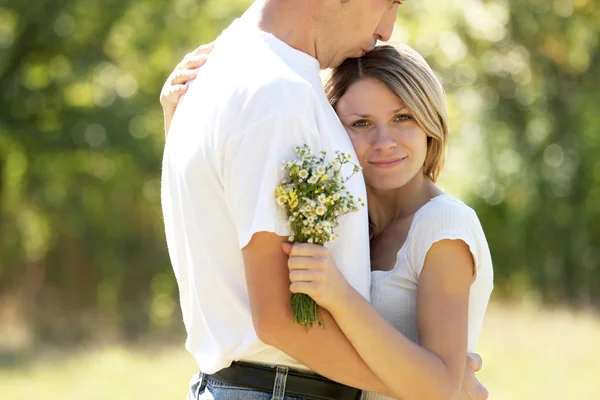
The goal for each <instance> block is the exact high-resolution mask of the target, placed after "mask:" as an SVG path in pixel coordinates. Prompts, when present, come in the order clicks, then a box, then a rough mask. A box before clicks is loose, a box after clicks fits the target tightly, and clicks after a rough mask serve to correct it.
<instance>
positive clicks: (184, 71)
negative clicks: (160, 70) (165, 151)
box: [160, 43, 213, 136]
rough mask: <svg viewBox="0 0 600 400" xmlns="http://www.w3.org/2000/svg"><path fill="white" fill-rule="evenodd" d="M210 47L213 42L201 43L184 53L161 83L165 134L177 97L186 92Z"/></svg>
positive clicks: (173, 113) (169, 124)
mask: <svg viewBox="0 0 600 400" xmlns="http://www.w3.org/2000/svg"><path fill="white" fill-rule="evenodd" d="M212 49H213V43H210V44H205V45H202V46H200V47H198V48H197V49H196V50H194V51H193V52H191V53H188V54H186V56H185V57H184V59H183V60H182V61H181V62H180V63H179V64H177V66H176V67H175V69H174V70H173V72H171V74H170V75H169V77H168V78H167V81H166V82H165V84H164V85H163V88H162V90H161V92H160V104H161V105H162V108H163V114H164V120H165V136H166V135H168V133H169V128H170V127H171V121H172V120H173V116H174V115H175V110H176V109H177V104H178V103H179V99H180V98H181V96H183V95H184V94H185V92H187V89H188V86H187V85H186V84H187V83H188V82H189V81H191V80H193V79H195V78H196V75H197V74H198V68H200V67H201V66H203V65H204V63H205V62H206V59H207V57H208V54H209V53H210V52H211V50H212Z"/></svg>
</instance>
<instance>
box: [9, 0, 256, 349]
mask: <svg viewBox="0 0 600 400" xmlns="http://www.w3.org/2000/svg"><path fill="white" fill-rule="evenodd" d="M224 3H225V4H224ZM246 5H247V2H245V1H228V2H222V1H218V0H205V1H198V0H177V1H174V2H167V3H165V2H163V1H157V0H144V1H139V0H137V1H136V0H118V1H117V0H107V1H102V2H101V1H95V0H76V1H64V0H41V1H38V2H36V3H35V4H34V5H32V4H29V3H27V2H17V1H11V2H9V3H8V4H7V2H6V1H1V2H0V110H2V111H0V113H1V117H0V172H1V173H0V177H1V178H0V183H1V185H0V215H1V220H0V221H1V222H0V254H1V263H0V302H2V304H3V306H2V314H0V319H2V317H4V320H5V321H4V322H9V323H17V322H20V323H25V324H30V325H32V324H35V328H36V331H37V332H39V333H43V334H44V335H45V336H46V338H48V339H59V337H60V340H65V341H72V340H74V339H77V338H83V337H88V336H90V335H91V336H94V335H95V334H96V332H97V334H98V335H104V334H106V333H108V332H110V331H115V332H118V331H119V329H114V330H111V329H110V328H111V327H114V328H123V332H125V333H126V334H127V335H130V336H135V335H136V334H137V333H138V332H140V331H147V330H148V329H163V328H165V329H166V328H169V327H170V326H171V322H172V321H173V317H174V316H176V315H177V312H176V311H177V310H178V307H177V304H176V303H177V302H176V290H175V289H176V288H175V285H174V282H173V278H172V273H171V271H170V268H169V261H168V256H167V252H166V245H165V241H164V234H163V226H162V219H161V215H160V204H159V194H160V193H159V192H160V182H159V179H160V157H161V152H162V146H163V140H164V135H163V132H162V113H161V110H160V105H159V104H158V94H159V92H160V88H161V86H162V83H163V82H164V79H165V78H166V76H167V75H168V73H169V72H170V71H171V69H172V67H173V66H174V65H175V64H176V63H177V62H178V61H179V60H180V59H181V58H182V57H183V55H184V54H185V53H186V52H187V51H189V50H191V49H193V48H194V47H195V46H197V45H199V44H201V43H204V42H207V41H209V40H212V39H213V38H215V37H216V36H217V34H218V32H219V31H220V30H221V29H222V28H224V27H225V26H226V25H227V23H228V22H229V21H230V20H231V19H232V18H233V17H234V16H237V15H239V14H241V12H242V11H243V9H244V8H245V7H246ZM0 323H1V322H0ZM177 327H178V328H179V324H177Z"/></svg>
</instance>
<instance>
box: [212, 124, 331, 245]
mask: <svg viewBox="0 0 600 400" xmlns="http://www.w3.org/2000/svg"><path fill="white" fill-rule="evenodd" d="M317 138H318V136H317V132H316V128H312V127H310V126H309V125H308V124H307V123H305V122H304V121H302V120H301V119H300V118H299V117H298V116H293V115H292V116H285V115H284V116H272V117H269V118H266V119H265V120H263V121H261V122H257V123H254V124H252V125H251V126H249V127H247V128H245V129H244V130H243V131H241V132H238V133H236V134H234V135H232V137H231V138H230V139H229V140H228V142H227V144H226V149H225V157H224V160H223V161H224V162H223V175H222V176H223V189H224V194H225V201H226V202H227V206H228V208H229V211H230V213H231V215H232V217H233V223H234V224H235V228H236V231H237V236H238V237H237V239H238V242H239V246H240V248H244V247H246V246H247V245H248V243H249V242H250V240H251V239H252V236H253V235H254V234H255V233H257V232H272V233H275V234H277V235H279V236H288V235H289V234H290V229H289V226H288V221H287V216H286V214H285V210H284V209H283V208H281V207H279V206H278V205H277V203H276V200H275V189H276V187H277V186H278V185H279V184H280V183H281V182H282V180H283V178H284V175H283V173H284V172H283V171H282V168H281V163H282V162H283V161H288V160H291V159H294V158H297V156H296V153H295V148H296V146H299V145H302V144H304V143H306V144H308V146H309V147H310V148H311V149H312V151H313V152H318V151H319V150H320V148H319V141H318V140H317Z"/></svg>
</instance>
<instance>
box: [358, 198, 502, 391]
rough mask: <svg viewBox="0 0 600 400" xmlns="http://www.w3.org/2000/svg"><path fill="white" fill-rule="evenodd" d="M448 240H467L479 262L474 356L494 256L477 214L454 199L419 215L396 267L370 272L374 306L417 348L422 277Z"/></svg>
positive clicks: (471, 337)
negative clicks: (437, 247) (431, 255)
mask: <svg viewBox="0 0 600 400" xmlns="http://www.w3.org/2000/svg"><path fill="white" fill-rule="evenodd" d="M444 239H457V240H462V241H464V242H465V243H466V244H467V245H468V246H469V249H470V250H471V254H472V255H473V260H474V262H475V273H476V275H475V281H474V282H473V284H472V285H471V292H470V297H469V314H468V319H469V322H468V342H467V347H468V351H469V352H473V351H474V350H475V345H476V344H477V341H478V340H479V335H480V333H481V326H482V324H483V316H484V314H485V310H486V308H487V305H488V301H489V299H490V295H491V293H492V289H493V287H494V283H493V279H494V272H493V269H492V257H491V255H490V250H489V247H488V244H487V240H486V238H485V235H484V233H483V229H482V227H481V223H480V222H479V219H478V218H477V214H476V213H475V211H473V209H471V208H470V207H468V206H467V205H465V204H464V203H463V202H462V201H460V200H458V199H456V198H454V197H452V196H449V195H446V194H442V195H440V196H437V197H435V198H433V199H432V200H430V201H429V202H428V203H427V204H425V205H424V206H423V207H421V208H420V209H419V210H418V211H417V213H416V214H415V216H414V218H413V220H412V223H411V227H410V229H409V232H408V235H407V238H406V241H405V242H404V245H403V246H402V247H401V248H400V251H398V256H397V259H396V265H395V266H394V268H393V269H392V270H390V271H373V272H372V273H371V277H372V278H371V282H372V285H371V303H372V304H373V306H374V307H375V308H376V309H377V311H378V312H379V313H380V314H381V316H382V317H384V318H385V319H386V320H387V321H388V322H389V323H391V324H392V325H393V326H394V327H395V328H396V329H398V330H399V331H400V332H402V333H403V334H404V335H405V336H406V337H408V338H409V339H411V340H412V341H413V342H415V343H418V342H419V332H418V330H417V313H416V311H417V310H416V308H417V286H418V284H419V276H420V274H421V271H422V270H423V265H424V263H425V256H426V255H427V252H428V251H429V249H430V248H431V246H432V245H433V244H434V243H436V242H439V241H440V240H444ZM383 399H387V397H386V396H382V395H380V394H376V393H364V395H363V400H383Z"/></svg>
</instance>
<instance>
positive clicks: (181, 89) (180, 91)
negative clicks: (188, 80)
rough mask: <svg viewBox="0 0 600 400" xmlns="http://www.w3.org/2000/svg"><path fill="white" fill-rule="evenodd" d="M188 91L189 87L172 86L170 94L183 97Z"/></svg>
mask: <svg viewBox="0 0 600 400" xmlns="http://www.w3.org/2000/svg"><path fill="white" fill-rule="evenodd" d="M187 90H188V86H187V85H183V84H182V85H173V86H171V89H170V94H176V95H179V96H181V95H183V94H184V93H185V92H187Z"/></svg>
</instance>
